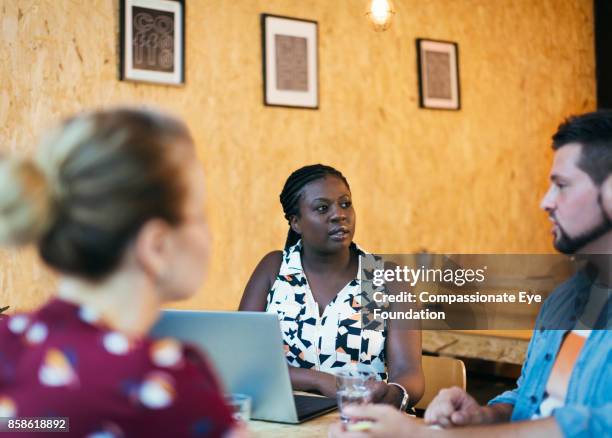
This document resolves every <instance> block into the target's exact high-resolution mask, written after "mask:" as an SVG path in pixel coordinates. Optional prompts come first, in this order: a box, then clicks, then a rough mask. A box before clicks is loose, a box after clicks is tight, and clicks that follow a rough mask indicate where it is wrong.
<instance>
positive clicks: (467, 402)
mask: <svg viewBox="0 0 612 438" xmlns="http://www.w3.org/2000/svg"><path fill="white" fill-rule="evenodd" d="M487 414H488V412H487V409H486V408H485V407H482V406H480V405H478V403H477V402H476V400H474V398H472V396H471V395H469V394H468V393H467V392H465V391H464V390H463V389H461V388H459V387H456V386H454V387H452V388H448V389H443V390H441V391H440V392H439V393H438V395H437V396H436V397H435V398H434V399H433V400H432V402H431V403H430V404H429V406H428V407H427V411H425V417H424V419H425V422H426V423H428V424H439V425H440V426H442V427H453V426H465V425H467V424H484V423H489V422H490V418H489V416H488V415H487Z"/></svg>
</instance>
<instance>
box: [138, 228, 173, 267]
mask: <svg viewBox="0 0 612 438" xmlns="http://www.w3.org/2000/svg"><path fill="white" fill-rule="evenodd" d="M169 231H170V225H168V223H166V222H165V221H163V220H161V219H150V220H148V221H147V222H146V223H145V224H144V225H143V226H142V227H141V228H140V231H139V232H138V235H137V236H136V240H135V242H134V255H135V258H136V263H138V265H139V266H140V267H141V268H142V270H143V271H145V272H146V273H147V274H148V275H149V276H150V277H151V278H153V279H157V278H159V277H160V276H161V275H162V273H163V272H164V270H165V268H166V263H167V252H168V232H169Z"/></svg>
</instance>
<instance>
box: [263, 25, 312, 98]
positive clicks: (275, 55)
mask: <svg viewBox="0 0 612 438" xmlns="http://www.w3.org/2000/svg"><path fill="white" fill-rule="evenodd" d="M261 35H262V55H263V56H262V57H263V59H262V66H263V84H264V90H263V91H264V105H269V106H283V107H292V108H307V109H317V108H318V107H319V78H318V74H319V73H318V72H319V67H318V24H317V22H316V21H310V20H301V19H297V18H290V17H281V16H278V15H270V14H262V15H261Z"/></svg>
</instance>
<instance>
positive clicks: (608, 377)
mask: <svg viewBox="0 0 612 438" xmlns="http://www.w3.org/2000/svg"><path fill="white" fill-rule="evenodd" d="M591 284H592V282H591V280H590V278H589V277H588V276H587V275H586V273H585V272H583V271H581V272H579V273H577V274H576V275H574V276H573V277H571V278H570V279H569V280H568V281H567V282H565V283H563V284H562V285H560V286H559V287H558V288H557V289H556V290H555V291H554V292H553V294H551V296H550V297H548V299H547V300H546V301H545V302H544V304H543V306H542V309H541V310H540V314H539V315H538V319H537V320H536V326H535V330H534V332H533V336H532V338H531V342H530V343H529V347H528V350H527V358H526V360H525V363H524V364H523V369H522V372H521V376H520V378H519V379H518V381H517V387H516V388H515V389H514V390H512V391H506V392H504V393H503V394H501V395H499V396H497V397H495V398H494V399H493V400H491V401H490V402H489V405H493V404H496V403H510V404H512V405H514V409H513V411H512V418H511V421H520V420H529V419H531V417H532V416H533V415H534V413H536V411H537V410H538V408H539V406H540V403H542V400H543V398H544V396H545V395H544V393H545V391H546V384H547V383H548V377H549V375H550V372H551V369H552V367H553V364H554V361H555V358H556V357H557V353H558V351H559V349H560V348H561V344H562V342H563V339H564V336H565V334H566V333H567V332H568V331H569V330H571V329H572V328H573V327H574V325H575V324H576V319H577V315H581V314H582V312H583V310H584V307H585V304H586V301H587V298H588V294H589V291H590V287H591ZM609 297H610V295H609V294H608V301H607V305H606V306H605V307H604V309H603V311H602V312H601V314H600V316H599V318H598V320H597V323H596V324H595V326H594V327H593V329H594V330H593V331H592V332H591V334H590V336H589V338H588V339H587V340H586V342H585V344H584V347H583V348H582V351H581V352H580V355H579V357H578V358H577V360H576V363H575V365H574V369H573V371H572V374H571V377H570V380H569V382H568V387H567V395H566V398H565V405H564V406H562V407H560V408H557V409H555V410H554V411H553V414H552V415H553V417H554V418H555V420H556V422H557V424H558V425H559V427H560V428H561V430H562V432H563V435H564V436H566V437H595V436H597V437H604V436H610V434H611V433H612V331H610V324H609V323H610V321H611V319H610V307H611V302H610V299H609Z"/></svg>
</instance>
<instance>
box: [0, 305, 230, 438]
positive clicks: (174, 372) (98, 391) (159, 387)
mask: <svg viewBox="0 0 612 438" xmlns="http://www.w3.org/2000/svg"><path fill="white" fill-rule="evenodd" d="M41 310H42V311H38V312H34V313H32V314H23V315H14V316H12V317H10V318H8V319H7V320H4V321H2V322H0V356H3V357H4V358H5V359H6V360H5V361H3V366H2V367H0V386H3V387H4V388H5V389H6V391H5V392H7V394H5V395H6V396H7V397H12V396H13V395H15V399H14V403H13V405H14V408H15V409H16V410H17V412H22V413H24V414H25V413H27V414H31V415H30V416H37V415H40V414H41V413H42V412H45V410H47V409H51V408H53V409H54V410H55V411H57V412H63V413H67V414H71V416H73V415H72V414H74V418H75V424H74V426H75V428H76V429H75V430H79V431H81V430H85V429H86V428H88V427H89V426H90V425H89V424H85V423H84V422H85V417H83V418H80V417H81V416H79V415H77V414H78V412H82V411H84V410H86V411H88V412H90V413H95V414H94V416H98V417H100V418H105V416H106V415H109V411H108V406H109V404H108V403H109V401H110V400H113V402H112V406H113V408H112V409H113V411H114V412H115V413H116V412H120V413H121V416H123V417H124V418H131V420H130V424H132V425H136V424H138V425H139V427H144V426H147V427H149V426H152V425H154V424H155V425H157V426H155V427H162V428H163V427H167V428H170V426H172V427H173V428H180V427H183V425H184V424H191V425H193V424H196V423H197V422H198V421H202V420H203V419H205V420H206V421H207V422H210V425H211V427H212V428H213V430H215V431H217V433H218V435H220V434H221V432H223V431H225V430H227V428H228V427H230V426H231V425H232V419H231V415H230V413H229V411H228V409H227V407H226V406H225V404H224V403H223V397H222V394H221V390H220V386H219V384H218V382H217V380H216V378H215V376H214V373H213V371H212V368H211V367H210V366H209V365H208V362H207V360H206V358H205V356H204V355H203V354H202V353H200V352H199V351H198V350H197V349H195V348H193V347H191V346H189V345H186V344H183V343H182V342H180V341H178V340H176V339H172V338H161V339H153V338H149V337H142V338H132V337H129V336H127V335H125V334H123V333H120V332H117V331H113V330H109V329H107V328H105V327H104V326H103V325H101V324H92V323H90V322H87V321H81V320H80V319H79V316H78V315H79V313H80V314H83V315H85V316H84V317H85V318H88V319H90V320H93V315H87V313H86V312H79V311H77V308H76V307H75V308H74V309H72V311H70V312H68V313H66V312H64V310H69V308H68V307H66V306H59V307H58V306H52V308H51V309H49V308H46V309H45V308H43V309H41ZM50 310H53V311H54V312H50ZM60 310H62V311H60ZM54 315H55V316H60V315H63V317H64V319H63V320H58V319H57V318H54V317H53V316H54ZM5 341H8V342H7V343H5ZM33 370H34V372H33ZM24 383H25V384H27V387H28V391H27V393H26V394H25V395H24V393H23V390H22V389H21V385H23V384H24ZM67 390H69V391H67ZM60 393H61V394H69V396H61V397H60V396H59V394H60ZM20 394H21V395H20ZM88 418H89V417H88ZM126 424H127V423H126ZM72 426H73V424H72V420H71V429H72ZM118 426H121V427H122V428H123V427H124V426H125V424H118ZM190 427H191V426H190ZM145 429H147V428H146V427H145ZM147 430H149V429H147ZM176 430H178V429H176ZM132 432H133V431H132ZM128 435H129V434H128ZM186 435H187V434H186V433H185V434H182V433H177V434H176V436H186ZM213 435H215V434H213Z"/></svg>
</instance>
